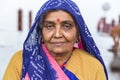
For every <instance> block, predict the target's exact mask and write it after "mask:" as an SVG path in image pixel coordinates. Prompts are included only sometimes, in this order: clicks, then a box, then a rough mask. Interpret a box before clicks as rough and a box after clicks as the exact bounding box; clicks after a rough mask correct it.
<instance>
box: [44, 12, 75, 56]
mask: <svg viewBox="0 0 120 80" xmlns="http://www.w3.org/2000/svg"><path fill="white" fill-rule="evenodd" d="M42 38H43V41H44V44H45V45H46V47H47V49H48V51H49V52H50V53H55V54H64V53H70V52H72V50H73V46H74V43H75V42H76V40H77V28H76V25H75V22H74V20H73V18H72V16H71V15H70V14H68V13H67V12H65V11H62V10H59V11H53V12H49V13H48V14H47V15H46V16H45V19H44V23H43V26H42Z"/></svg>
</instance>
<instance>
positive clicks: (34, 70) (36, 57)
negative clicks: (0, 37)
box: [22, 0, 108, 80]
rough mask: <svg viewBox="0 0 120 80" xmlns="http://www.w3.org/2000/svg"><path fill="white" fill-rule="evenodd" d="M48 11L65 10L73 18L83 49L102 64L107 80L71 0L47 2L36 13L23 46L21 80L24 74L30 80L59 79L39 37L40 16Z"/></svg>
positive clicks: (85, 28) (90, 37)
mask: <svg viewBox="0 0 120 80" xmlns="http://www.w3.org/2000/svg"><path fill="white" fill-rule="evenodd" d="M50 10H65V11H67V12H69V13H70V14H71V15H72V16H73V17H74V19H75V21H76V24H77V27H78V30H79V32H80V37H81V41H82V46H83V49H84V50H85V51H87V52H88V53H90V54H91V55H93V56H94V57H95V58H97V59H98V60H99V61H100V62H101V63H102V65H103V67H104V71H105V73H106V78H108V77H107V71H106V67H105V65H104V62H103V59H102V57H101V55H100V52H99V50H98V48H97V47H96V44H95V42H94V40H93V38H92V36H91V34H90V32H89V30H88V28H87V25H86V23H85V22H84V20H83V17H82V15H81V13H80V10H79V8H78V6H77V5H76V4H75V3H74V2H72V1H71V0H48V1H47V2H46V3H45V4H44V5H43V6H42V7H41V8H40V10H39V11H38V13H37V15H36V18H35V21H34V23H33V25H32V27H31V29H30V31H29V33H28V36H27V38H26V40H25V42H24V45H23V65H22V80H24V78H25V76H26V74H28V75H29V77H30V79H31V80H36V79H38V80H58V78H59V75H57V72H56V69H55V68H54V67H53V66H52V65H51V63H50V61H49V59H48V58H46V54H45V51H44V49H43V47H42V41H41V35H40V33H41V32H40V31H41V30H40V26H39V20H40V18H41V15H42V14H44V13H45V12H47V11H50Z"/></svg>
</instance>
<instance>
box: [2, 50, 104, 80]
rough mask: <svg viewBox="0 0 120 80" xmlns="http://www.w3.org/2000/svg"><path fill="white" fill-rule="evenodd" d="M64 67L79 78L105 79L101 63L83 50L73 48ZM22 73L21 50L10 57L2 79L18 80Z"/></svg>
mask: <svg viewBox="0 0 120 80" xmlns="http://www.w3.org/2000/svg"><path fill="white" fill-rule="evenodd" d="M66 68H67V69H68V70H70V71H71V72H72V73H74V74H75V75H76V76H77V77H78V78H79V79H80V80H106V79H105V74H104V70H103V67H102V65H101V63H100V62H99V61H98V60H97V59H95V58H94V57H92V56H91V55H89V54H88V53H86V52H85V51H82V50H79V49H76V50H74V52H73V54H72V56H71V58H70V60H69V61H68V63H67V64H66ZM21 73H22V51H19V52H17V53H16V54H15V55H14V56H13V57H12V59H11V61H10V63H9V65H8V67H7V69H6V72H5V75H4V77H3V80H20V79H21Z"/></svg>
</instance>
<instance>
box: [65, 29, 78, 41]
mask: <svg viewBox="0 0 120 80" xmlns="http://www.w3.org/2000/svg"><path fill="white" fill-rule="evenodd" d="M64 36H65V38H66V39H67V40H68V41H73V42H76V40H77V32H76V31H72V32H68V33H67V32H65V33H64Z"/></svg>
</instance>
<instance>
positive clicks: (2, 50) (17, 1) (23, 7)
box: [0, 0, 120, 80]
mask: <svg viewBox="0 0 120 80" xmlns="http://www.w3.org/2000/svg"><path fill="white" fill-rule="evenodd" d="M74 1H75V2H76V3H77V4H78V6H79V8H80V11H81V13H82V15H83V18H84V20H85V22H86V24H87V25H88V28H89V30H90V32H91V34H92V36H93V38H94V40H95V42H96V44H97V46H98V48H99V49H100V52H101V56H102V57H103V59H104V62H105V65H106V67H107V70H108V76H109V80H120V72H119V70H120V56H119V55H120V47H119V45H118V46H117V48H116V49H113V47H114V45H115V43H114V41H113V38H112V36H110V31H111V29H112V27H113V26H115V25H118V24H120V19H119V16H120V9H119V8H120V0H92V1H90V0H74ZM44 2H46V0H29V1H28V0H0V80H2V77H3V75H4V72H5V69H6V67H7V65H8V63H9V61H10V59H11V57H12V56H13V54H14V53H15V52H16V51H18V50H21V49H22V47H23V42H24V40H25V38H26V36H27V33H28V31H29V28H30V25H31V24H32V23H33V21H34V17H35V15H36V13H37V11H38V10H39V8H40V7H41V5H42V4H43V3H44ZM18 27H19V28H18ZM117 38H119V35H118V36H117ZM118 42H119V40H118ZM116 54H117V55H116Z"/></svg>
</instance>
